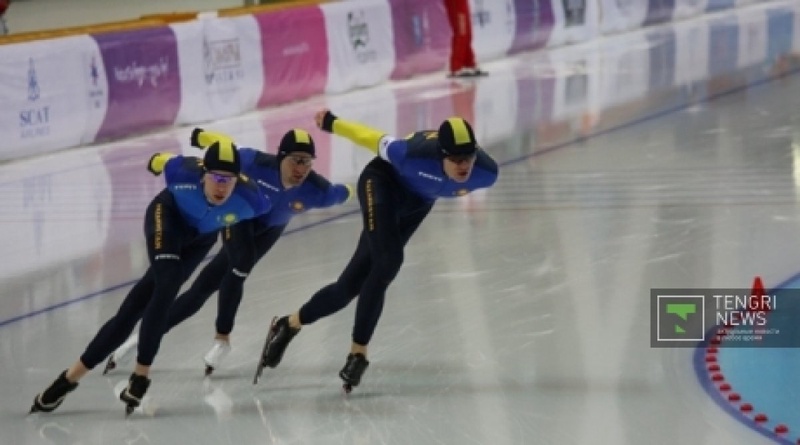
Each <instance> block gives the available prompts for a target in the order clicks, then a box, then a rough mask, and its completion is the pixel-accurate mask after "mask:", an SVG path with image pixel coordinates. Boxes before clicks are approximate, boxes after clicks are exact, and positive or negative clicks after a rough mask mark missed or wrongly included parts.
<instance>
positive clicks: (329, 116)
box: [321, 110, 338, 133]
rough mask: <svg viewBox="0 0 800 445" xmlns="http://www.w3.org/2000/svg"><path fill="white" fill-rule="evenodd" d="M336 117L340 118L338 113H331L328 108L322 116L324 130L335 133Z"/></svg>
mask: <svg viewBox="0 0 800 445" xmlns="http://www.w3.org/2000/svg"><path fill="white" fill-rule="evenodd" d="M336 119H338V118H337V117H336V115H335V114H333V113H331V112H330V110H328V111H327V112H326V113H325V116H323V117H322V127H321V128H322V129H323V130H324V131H327V132H328V133H333V121H335V120H336Z"/></svg>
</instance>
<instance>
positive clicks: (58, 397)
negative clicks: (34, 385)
mask: <svg viewBox="0 0 800 445" xmlns="http://www.w3.org/2000/svg"><path fill="white" fill-rule="evenodd" d="M77 387H78V382H75V383H70V381H69V380H67V371H64V372H62V373H61V374H60V375H59V376H58V378H57V379H56V381H55V382H53V383H51V384H50V386H48V387H47V389H45V390H44V391H43V392H41V393H40V394H38V395H37V396H36V397H34V399H33V406H31V411H30V412H31V413H35V412H37V411H42V412H45V413H49V412H51V411H53V410H54V409H56V408H58V407H59V405H61V402H63V401H64V399H65V398H66V397H67V394H69V393H70V392H72V391H74V390H75V388H77Z"/></svg>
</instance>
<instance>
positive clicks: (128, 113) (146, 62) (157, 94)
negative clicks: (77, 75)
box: [92, 27, 181, 140]
mask: <svg viewBox="0 0 800 445" xmlns="http://www.w3.org/2000/svg"><path fill="white" fill-rule="evenodd" d="M92 37H94V39H95V40H96V41H97V43H98V45H99V47H100V54H101V55H102V57H103V65H104V66H105V69H106V75H107V77H108V110H107V112H106V116H105V119H104V120H103V125H102V126H101V127H100V131H99V132H98V133H97V140H104V139H113V138H119V137H122V136H126V135H130V134H134V133H138V132H141V131H147V130H152V129H155V128H159V127H164V126H170V125H172V124H173V123H174V122H175V117H176V116H177V115H178V108H179V107H180V101H181V88H180V71H179V68H178V46H177V43H176V41H175V34H174V33H173V32H172V29H171V28H169V27H159V28H150V29H143V30H137V31H126V32H116V33H108V34H98V35H93V36H92Z"/></svg>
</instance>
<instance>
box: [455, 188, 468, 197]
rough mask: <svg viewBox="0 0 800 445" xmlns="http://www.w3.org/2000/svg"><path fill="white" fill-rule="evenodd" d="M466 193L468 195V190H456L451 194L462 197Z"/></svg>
mask: <svg viewBox="0 0 800 445" xmlns="http://www.w3.org/2000/svg"><path fill="white" fill-rule="evenodd" d="M467 193H469V190H467V189H458V190H456V191H454V192H453V194H454V195H456V196H464V195H466V194H467Z"/></svg>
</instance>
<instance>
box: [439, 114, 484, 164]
mask: <svg viewBox="0 0 800 445" xmlns="http://www.w3.org/2000/svg"><path fill="white" fill-rule="evenodd" d="M438 138H439V148H440V149H441V150H442V155H444V156H472V155H474V154H475V152H477V151H478V144H477V142H475V133H474V132H473V131H472V126H470V124H469V122H467V121H465V120H464V119H462V118H460V117H451V118H449V119H447V120H446V121H444V122H442V125H440V126H439V133H438Z"/></svg>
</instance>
